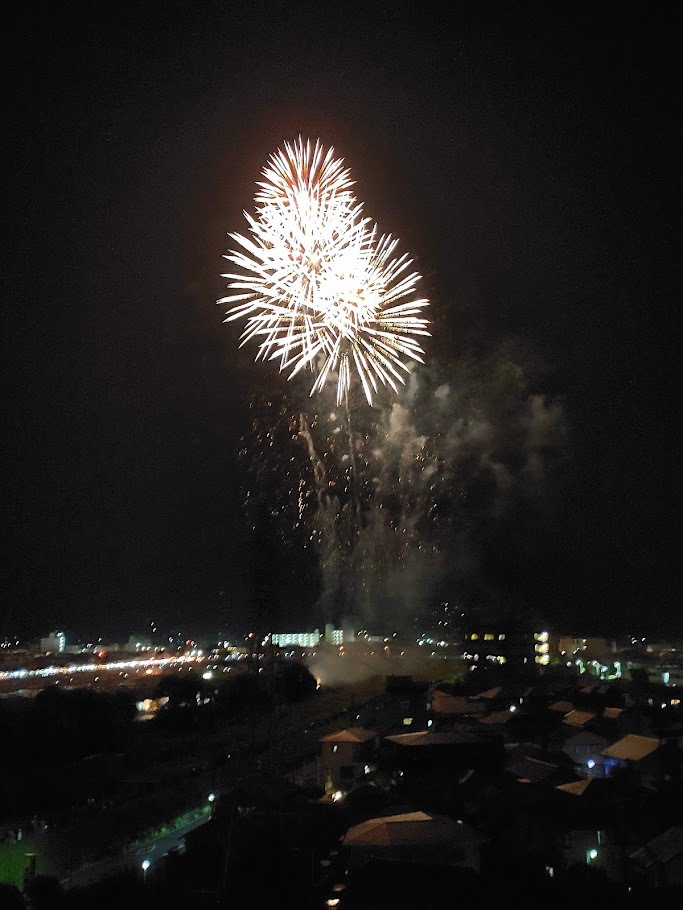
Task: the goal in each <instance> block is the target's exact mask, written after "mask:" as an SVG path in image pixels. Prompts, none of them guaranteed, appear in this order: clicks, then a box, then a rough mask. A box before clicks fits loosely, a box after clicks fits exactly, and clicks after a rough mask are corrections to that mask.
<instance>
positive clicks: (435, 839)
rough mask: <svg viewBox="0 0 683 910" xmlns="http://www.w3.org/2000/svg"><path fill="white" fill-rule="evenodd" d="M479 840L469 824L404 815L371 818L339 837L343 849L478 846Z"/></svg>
mask: <svg viewBox="0 0 683 910" xmlns="http://www.w3.org/2000/svg"><path fill="white" fill-rule="evenodd" d="M482 840H483V838H481V837H480V835H479V834H478V833H477V832H476V831H475V830H474V829H473V828H470V826H469V825H466V824H464V823H462V822H460V823H459V822H455V821H453V820H452V819H450V818H446V817H445V816H443V815H431V814H429V815H428V814H427V813H426V812H405V813H403V814H402V815H387V816H384V817H383V818H371V819H368V821H365V822H361V824H359V825H353V827H351V828H349V830H348V831H347V832H346V834H345V835H344V838H343V841H342V842H343V844H344V846H345V847H393V846H404V845H410V846H415V845H418V844H424V845H429V846H433V845H437V844H456V843H463V844H464V843H468V844H476V843H480V842H481V841H482Z"/></svg>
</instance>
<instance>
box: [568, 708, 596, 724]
mask: <svg viewBox="0 0 683 910" xmlns="http://www.w3.org/2000/svg"><path fill="white" fill-rule="evenodd" d="M594 717H595V714H593V713H592V712H590V711H570V712H569V714H567V715H566V716H565V717H564V719H563V721H562V723H563V724H569V726H570V727H583V726H584V724H587V723H588V721H589V720H593V718H594Z"/></svg>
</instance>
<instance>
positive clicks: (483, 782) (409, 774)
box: [295, 677, 683, 886]
mask: <svg viewBox="0 0 683 910" xmlns="http://www.w3.org/2000/svg"><path fill="white" fill-rule="evenodd" d="M629 688H630V687H629V683H628V682H625V681H618V682H614V683H600V682H599V681H595V682H592V683H590V684H585V682H584V680H579V679H577V682H576V683H574V684H569V685H568V684H567V682H566V681H565V682H563V683H562V684H561V686H556V687H553V685H552V684H549V683H548V681H547V680H545V681H540V680H539V681H536V682H531V683H528V682H527V683H519V684H511V683H509V682H508V683H506V684H502V685H494V686H490V687H488V688H482V689H481V691H476V684H475V685H472V684H471V683H470V685H469V686H468V688H467V689H465V687H463V686H460V687H457V686H449V685H447V684H438V685H432V686H427V685H422V684H419V683H416V682H414V681H412V680H411V679H409V678H401V677H399V678H389V679H388V680H387V687H386V692H385V693H384V694H383V695H382V696H379V697H378V698H377V699H375V700H374V701H373V702H371V703H370V704H368V705H367V706H365V707H364V709H363V710H362V711H361V712H360V713H357V714H356V715H355V716H354V717H353V718H351V720H352V721H353V722H352V723H350V724H349V726H348V727H345V728H343V729H339V730H335V731H333V732H331V733H328V734H326V735H325V736H323V737H322V738H321V740H320V754H319V756H318V758H317V761H316V762H315V763H313V764H311V765H309V766H308V767H307V768H304V769H300V770H299V772H298V776H297V775H295V779H297V780H298V781H299V782H304V780H305V779H306V778H308V780H309V781H310V780H311V778H312V776H314V777H315V780H316V781H317V783H318V785H320V786H321V788H324V790H325V794H326V796H325V799H328V800H331V801H336V802H341V801H343V800H349V801H350V802H351V803H352V804H353V805H354V807H356V808H358V807H360V816H361V818H360V820H359V821H358V823H357V824H354V825H351V826H350V827H349V829H348V831H347V832H346V834H345V835H344V837H343V841H342V843H343V847H344V850H345V853H346V856H347V862H348V865H349V868H358V867H362V866H363V865H364V864H367V863H370V862H372V861H377V860H390V859H393V860H402V861H405V862H414V863H425V862H432V863H435V864H439V865H444V864H445V865H452V866H457V867H459V868H462V869H469V870H472V871H473V872H477V873H479V872H482V870H495V867H496V863H497V862H498V860H499V858H501V857H506V858H507V860H509V857H510V856H515V857H518V858H519V859H520V860H521V861H523V862H525V863H527V864H536V866H538V867H539V868H541V869H542V870H543V871H544V872H545V874H546V875H547V876H549V877H551V878H552V877H554V876H556V875H558V874H559V873H561V872H562V871H565V870H567V869H568V868H570V867H573V866H575V864H585V865H587V866H593V867H595V868H597V869H601V870H603V872H604V873H605V875H606V876H607V877H608V879H610V880H611V881H613V882H619V883H627V884H628V883H637V884H643V883H647V884H650V885H654V886H658V885H678V886H683V805H681V803H680V796H681V754H682V753H681V746H683V723H682V721H681V718H680V714H679V709H678V706H677V705H672V704H671V702H670V700H669V701H667V702H666V703H661V704H660V703H659V702H656V700H653V699H652V697H648V693H647V692H633V691H629ZM655 702H656V703H655ZM380 795H381V796H382V798H380ZM364 800H365V801H366V806H367V807H368V810H366V811H365V812H363V805H364ZM373 807H374V808H379V809H382V808H388V811H378V812H375V813H372V811H371V810H372V808H373ZM364 815H366V816H368V817H363V816H364ZM507 860H506V861H507Z"/></svg>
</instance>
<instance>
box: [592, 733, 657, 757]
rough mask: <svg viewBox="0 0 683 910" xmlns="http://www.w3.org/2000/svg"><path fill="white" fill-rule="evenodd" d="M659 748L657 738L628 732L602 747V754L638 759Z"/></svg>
mask: <svg viewBox="0 0 683 910" xmlns="http://www.w3.org/2000/svg"><path fill="white" fill-rule="evenodd" d="M657 748H659V740H658V739H655V738H654V737H652V736H637V735H636V734H635V733H629V734H628V735H627V736H624V737H623V738H622V739H620V740H618V741H617V742H615V743H613V744H612V745H611V746H608V748H607V749H603V752H602V754H603V755H607V756H609V757H610V758H619V759H621V760H622V761H640V760H641V759H643V758H646V757H647V756H648V755H651V754H652V753H653V752H654V751H655V749H657Z"/></svg>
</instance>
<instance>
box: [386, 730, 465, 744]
mask: <svg viewBox="0 0 683 910" xmlns="http://www.w3.org/2000/svg"><path fill="white" fill-rule="evenodd" d="M385 739H386V740H388V741H389V742H391V743H396V745H397V746H457V745H461V744H463V743H467V744H469V743H479V742H482V740H481V739H478V738H477V737H476V736H473V735H472V734H471V733H468V732H466V731H460V730H453V731H447V732H444V733H432V731H431V730H418V731H417V732H416V733H398V734H397V735H396V736H386V737H385Z"/></svg>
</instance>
